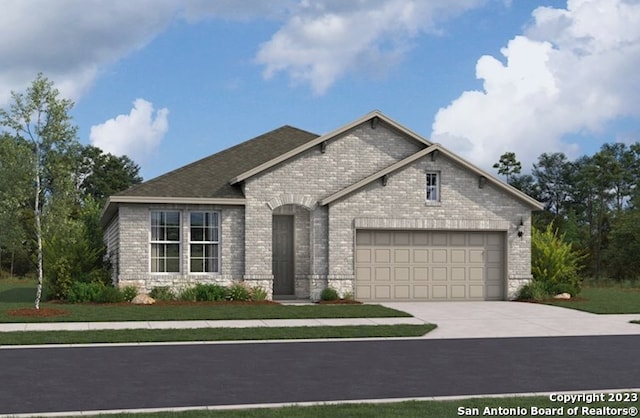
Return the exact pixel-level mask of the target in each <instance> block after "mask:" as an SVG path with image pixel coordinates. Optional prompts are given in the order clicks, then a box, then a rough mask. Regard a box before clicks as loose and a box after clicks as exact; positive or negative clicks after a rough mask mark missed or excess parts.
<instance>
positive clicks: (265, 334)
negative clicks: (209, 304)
mask: <svg viewBox="0 0 640 418" xmlns="http://www.w3.org/2000/svg"><path fill="white" fill-rule="evenodd" d="M435 327H436V326H435V325H432V324H424V325H405V324H399V325H361V326H355V325H353V326H352V325H346V326H336V327H333V326H317V327H282V328H271V327H258V328H196V329H136V330H96V331H93V330H92V331H16V332H0V346H2V345H32V344H95V343H130V342H173V341H176V342H178V341H179V342H193V341H242V340H288V339H291V340H293V339H322V338H381V337H419V336H422V335H424V334H426V333H427V332H429V331H431V330H433V329H434V328H435Z"/></svg>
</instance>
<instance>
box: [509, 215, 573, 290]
mask: <svg viewBox="0 0 640 418" xmlns="http://www.w3.org/2000/svg"><path fill="white" fill-rule="evenodd" d="M583 259H584V256H583V255H582V254H580V253H579V252H578V251H576V250H575V249H574V248H573V247H572V245H571V244H570V243H568V242H566V241H565V240H564V235H560V236H559V235H558V233H557V230H554V229H553V227H552V225H549V226H547V228H546V229H545V230H544V231H540V230H538V229H537V228H533V231H532V234H531V272H532V274H533V281H532V282H531V283H529V284H528V285H526V286H524V287H523V288H522V290H521V291H520V294H519V299H526V300H543V299H546V298H548V297H550V296H553V295H556V294H559V293H569V294H571V296H575V295H577V294H578V293H580V276H579V275H578V272H579V271H580V269H581V263H582V261H583Z"/></svg>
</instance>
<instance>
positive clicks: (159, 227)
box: [151, 211, 180, 273]
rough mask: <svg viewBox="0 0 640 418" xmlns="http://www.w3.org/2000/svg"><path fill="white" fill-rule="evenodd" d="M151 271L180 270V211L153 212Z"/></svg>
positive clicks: (168, 271)
mask: <svg viewBox="0 0 640 418" xmlns="http://www.w3.org/2000/svg"><path fill="white" fill-rule="evenodd" d="M151 272H152V273H179V272H180V212H174V211H172V212H165V211H153V212H151Z"/></svg>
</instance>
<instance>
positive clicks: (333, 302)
mask: <svg viewBox="0 0 640 418" xmlns="http://www.w3.org/2000/svg"><path fill="white" fill-rule="evenodd" d="M316 303H318V304H319V305H361V304H362V302H359V301H357V300H353V299H338V300H319V301H318V302H316Z"/></svg>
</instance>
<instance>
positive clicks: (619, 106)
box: [431, 0, 640, 168]
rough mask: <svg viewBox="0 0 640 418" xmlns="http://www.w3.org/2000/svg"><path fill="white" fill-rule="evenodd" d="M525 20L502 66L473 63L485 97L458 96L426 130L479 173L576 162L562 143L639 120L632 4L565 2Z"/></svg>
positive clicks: (637, 27)
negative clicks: (566, 158)
mask: <svg viewBox="0 0 640 418" xmlns="http://www.w3.org/2000/svg"><path fill="white" fill-rule="evenodd" d="M532 15H533V18H534V21H533V23H532V25H531V26H530V27H529V28H527V29H526V30H525V32H524V34H523V35H522V36H518V37H515V38H514V39H512V40H511V41H510V42H509V43H508V45H507V46H506V47H505V48H503V49H502V51H501V53H502V55H503V56H504V58H505V60H506V62H502V61H500V60H499V59H497V58H494V57H491V56H483V57H481V58H480V59H479V60H478V62H477V65H476V76H477V78H478V79H481V80H483V82H484V83H483V84H484V85H483V90H482V91H466V92H464V93H462V94H461V95H460V97H458V98H457V99H455V100H454V101H453V102H452V103H451V104H449V105H448V106H447V107H445V108H442V109H440V110H439V111H438V113H437V115H436V116H435V120H434V122H433V132H432V135H431V138H432V140H434V141H437V142H441V143H442V144H443V145H444V146H448V147H449V148H451V149H452V150H455V151H458V152H461V153H463V155H465V156H466V157H467V158H469V159H470V160H471V161H473V162H475V163H476V164H479V165H480V166H482V167H484V168H488V167H490V166H491V165H492V164H493V163H494V162H496V161H497V160H498V158H499V157H500V155H501V154H502V153H504V152H505V151H514V152H516V155H517V157H518V159H520V160H521V161H522V162H523V164H524V167H527V168H529V167H531V163H532V162H534V161H536V160H537V157H538V156H539V155H540V154H541V153H543V152H556V151H558V152H565V153H567V154H568V155H570V156H577V153H578V152H579V146H578V144H571V143H566V142H563V137H565V136H566V135H568V134H580V133H585V132H597V131H598V130H600V129H602V128H603V126H604V124H605V123H607V122H611V121H613V120H615V119H616V118H619V117H625V116H640V101H638V100H637V98H638V97H639V96H640V78H639V77H638V76H637V74H638V68H640V3H639V2H637V1H631V0H629V1H625V0H569V1H568V3H567V8H566V9H555V8H551V7H540V8H537V9H536V10H534V11H533V13H532ZM614 140H615V138H611V141H614Z"/></svg>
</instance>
